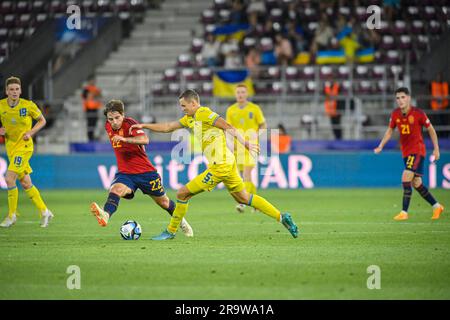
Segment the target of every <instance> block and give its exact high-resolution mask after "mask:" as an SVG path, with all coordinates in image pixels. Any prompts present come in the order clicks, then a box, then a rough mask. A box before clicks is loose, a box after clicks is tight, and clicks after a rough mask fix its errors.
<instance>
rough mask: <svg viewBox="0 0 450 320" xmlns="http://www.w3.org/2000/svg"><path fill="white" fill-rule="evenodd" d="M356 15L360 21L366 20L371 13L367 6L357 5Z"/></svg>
mask: <svg viewBox="0 0 450 320" xmlns="http://www.w3.org/2000/svg"><path fill="white" fill-rule="evenodd" d="M355 15H356V19H357V20H358V21H359V22H366V21H367V18H368V17H369V14H368V13H367V7H361V6H359V7H356V8H355Z"/></svg>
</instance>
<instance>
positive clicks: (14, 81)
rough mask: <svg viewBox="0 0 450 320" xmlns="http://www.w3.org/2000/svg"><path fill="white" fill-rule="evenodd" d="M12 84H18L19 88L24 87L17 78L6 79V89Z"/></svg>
mask: <svg viewBox="0 0 450 320" xmlns="http://www.w3.org/2000/svg"><path fill="white" fill-rule="evenodd" d="M10 84H18V85H19V86H21V85H22V83H21V82H20V79H19V78H17V77H9V78H8V79H6V81H5V87H6V88H7V87H8V86H9V85H10Z"/></svg>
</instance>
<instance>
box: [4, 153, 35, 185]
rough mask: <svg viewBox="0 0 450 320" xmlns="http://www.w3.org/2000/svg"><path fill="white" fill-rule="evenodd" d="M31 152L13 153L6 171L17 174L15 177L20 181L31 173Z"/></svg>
mask: <svg viewBox="0 0 450 320" xmlns="http://www.w3.org/2000/svg"><path fill="white" fill-rule="evenodd" d="M32 155H33V151H22V152H21V151H18V152H15V153H13V154H12V155H11V156H10V157H8V159H9V166H8V170H9V171H12V172H15V173H17V176H18V178H19V180H20V179H22V178H23V177H24V176H25V175H27V174H30V173H32V172H33V169H31V166H30V163H29V161H30V159H31V156H32Z"/></svg>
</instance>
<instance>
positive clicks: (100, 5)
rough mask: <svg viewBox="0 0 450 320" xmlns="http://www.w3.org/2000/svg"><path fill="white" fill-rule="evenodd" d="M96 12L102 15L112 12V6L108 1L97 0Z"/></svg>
mask: <svg viewBox="0 0 450 320" xmlns="http://www.w3.org/2000/svg"><path fill="white" fill-rule="evenodd" d="M97 11H98V12H102V13H107V12H113V11H114V9H113V6H112V4H111V1H110V0H97Z"/></svg>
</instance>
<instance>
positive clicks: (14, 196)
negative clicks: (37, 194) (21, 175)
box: [8, 186, 19, 218]
mask: <svg viewBox="0 0 450 320" xmlns="http://www.w3.org/2000/svg"><path fill="white" fill-rule="evenodd" d="M18 202H19V190H18V189H17V187H16V186H15V187H12V188H8V209H9V210H8V216H9V217H10V218H11V217H12V216H13V214H14V213H16V211H17V203H18Z"/></svg>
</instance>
